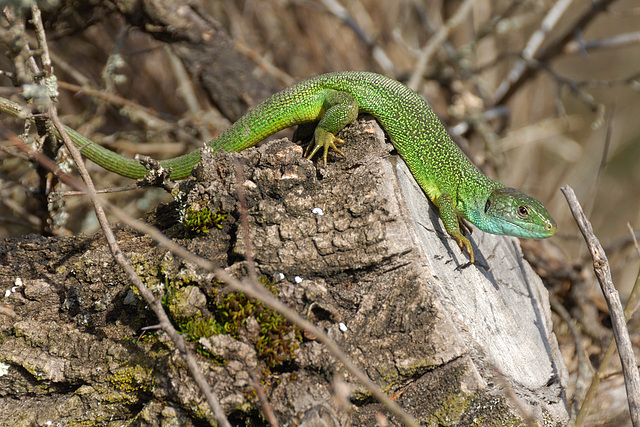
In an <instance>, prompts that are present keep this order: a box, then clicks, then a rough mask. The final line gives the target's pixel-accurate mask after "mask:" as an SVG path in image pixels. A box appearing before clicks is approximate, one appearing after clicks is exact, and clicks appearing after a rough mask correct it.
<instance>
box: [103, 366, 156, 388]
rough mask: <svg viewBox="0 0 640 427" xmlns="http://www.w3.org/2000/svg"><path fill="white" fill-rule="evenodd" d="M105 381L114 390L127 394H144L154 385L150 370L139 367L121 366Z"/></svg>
mask: <svg viewBox="0 0 640 427" xmlns="http://www.w3.org/2000/svg"><path fill="white" fill-rule="evenodd" d="M107 381H108V382H109V383H110V384H111V385H112V386H113V387H114V388H115V389H116V390H118V391H121V392H124V393H127V394H138V393H146V392H148V391H150V390H151V388H152V387H153V385H154V381H153V372H152V370H151V369H145V368H143V367H142V366H140V365H135V366H122V367H120V368H118V369H116V370H115V371H114V372H113V374H112V375H111V376H109V377H108V378H107Z"/></svg>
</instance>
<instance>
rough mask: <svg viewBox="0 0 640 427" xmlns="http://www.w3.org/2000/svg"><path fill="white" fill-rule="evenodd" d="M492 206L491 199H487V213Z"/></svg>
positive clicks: (485, 210)
mask: <svg viewBox="0 0 640 427" xmlns="http://www.w3.org/2000/svg"><path fill="white" fill-rule="evenodd" d="M490 207H491V200H489V199H487V203H485V205H484V213H487V211H488V210H489V208H490Z"/></svg>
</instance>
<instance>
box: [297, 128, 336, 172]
mask: <svg viewBox="0 0 640 427" xmlns="http://www.w3.org/2000/svg"><path fill="white" fill-rule="evenodd" d="M313 139H314V141H315V143H314V144H313V149H311V144H310V145H309V147H307V152H305V157H306V158H307V159H309V160H311V159H312V158H313V156H315V154H316V153H317V152H318V150H319V149H320V148H324V152H323V154H322V160H323V161H324V165H325V166H327V154H328V153H329V148H331V149H332V150H333V151H335V152H336V153H338V154H340V155H341V156H342V157H345V155H344V153H343V152H342V151H341V150H339V149H338V147H336V143H338V144H344V141H343V140H342V139H340V138H338V137H337V136H335V135H334V134H332V133H331V132H328V131H326V130H324V129H321V128H316V133H315V135H314V138H313ZM310 149H311V152H310V153H309V150H310Z"/></svg>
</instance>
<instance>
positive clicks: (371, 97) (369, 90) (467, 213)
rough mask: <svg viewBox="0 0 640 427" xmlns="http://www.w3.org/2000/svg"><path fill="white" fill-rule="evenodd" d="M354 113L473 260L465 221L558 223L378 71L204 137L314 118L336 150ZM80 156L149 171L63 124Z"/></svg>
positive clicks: (324, 141) (318, 141) (541, 228)
mask: <svg viewBox="0 0 640 427" xmlns="http://www.w3.org/2000/svg"><path fill="white" fill-rule="evenodd" d="M12 104H13V103H11V102H10V101H7V100H3V101H0V110H2V111H5V112H8V113H11V114H14V115H17V111H19V110H20V107H19V106H16V104H13V105H12ZM359 113H369V114H371V115H372V116H374V117H375V118H376V119H377V120H378V121H379V122H380V124H381V125H382V127H383V128H384V130H385V131H386V132H387V135H388V136H389V138H390V140H391V142H392V143H393V145H394V147H395V148H396V150H397V151H398V153H399V154H400V156H402V158H403V159H404V161H405V162H406V163H407V165H408V167H409V170H410V171H411V173H412V174H413V176H414V177H415V179H416V181H417V182H418V184H419V185H420V187H421V188H422V189H423V190H424V192H425V193H426V194H427V196H428V197H429V199H431V201H432V202H433V203H434V204H435V205H436V206H438V208H439V210H440V217H441V218H442V221H443V223H444V226H445V229H446V230H447V232H448V233H449V234H450V235H451V236H452V237H453V238H454V239H455V240H456V242H457V243H458V245H459V246H460V248H461V249H462V250H463V251H466V252H467V253H468V254H469V256H470V258H471V262H474V254H473V249H472V247H471V243H470V241H469V239H467V238H466V237H465V236H464V235H463V233H462V232H461V230H460V229H461V227H462V230H466V229H467V228H468V227H467V226H465V224H464V220H467V221H469V222H471V223H473V224H474V225H475V226H476V227H478V228H479V229H481V230H483V231H485V232H488V233H493V234H505V235H510V236H515V237H523V238H531V239H543V238H546V237H550V236H552V235H553V234H554V233H555V231H556V224H555V222H554V221H553V219H552V218H551V216H550V215H549V213H548V212H547V210H546V209H545V207H544V206H543V205H542V203H540V202H539V201H538V200H536V199H534V198H532V197H529V196H527V195H526V194H524V193H522V192H520V191H518V190H516V189H513V188H509V187H505V186H504V185H502V184H500V183H499V182H497V181H494V180H492V179H490V178H488V177H487V176H485V175H484V174H483V173H482V172H480V170H478V168H476V167H475V166H474V165H473V164H472V163H471V162H470V161H469V160H468V159H467V157H466V156H465V155H464V154H463V153H462V151H460V149H459V148H458V147H457V146H456V145H455V144H454V143H453V141H452V140H451V137H450V136H449V134H448V133H447V131H446V130H445V128H444V126H443V125H442V123H441V122H440V120H439V119H438V118H437V117H436V115H435V113H434V112H433V110H432V109H431V108H430V107H429V105H428V104H427V102H426V101H425V100H424V99H422V98H421V97H420V96H419V95H417V94H416V93H415V92H413V91H412V90H411V89H409V88H408V87H407V86H405V85H403V84H402V83H400V82H397V81H395V80H393V79H390V78H387V77H384V76H381V75H379V74H374V73H369V72H361V71H345V72H336V73H330V74H323V75H320V76H317V77H314V78H311V79H309V80H305V81H303V82H300V83H298V84H296V85H294V86H291V87H289V88H287V89H284V90H283V91H281V92H278V93H276V94H274V95H273V96H271V97H270V98H268V99H267V100H265V101H264V102H262V103H261V104H259V105H257V106H256V107H254V108H253V109H251V110H250V111H249V112H247V113H246V114H245V115H244V116H243V117H241V118H240V119H239V120H238V121H237V122H235V123H234V124H232V125H231V126H230V127H229V128H228V129H227V130H226V131H225V132H224V133H223V134H221V135H220V136H218V137H217V138H215V139H213V140H211V141H209V142H208V144H207V145H209V146H210V147H211V148H213V150H214V151H218V150H225V151H242V150H244V149H246V148H248V147H252V146H254V145H255V144H257V143H258V142H260V141H262V140H263V139H265V138H266V137H268V136H269V135H271V134H273V133H275V132H278V131H280V130H282V129H285V128H287V127H290V126H295V125H300V124H305V123H310V122H318V125H317V127H316V130H315V133H314V141H315V145H314V147H313V149H312V150H311V153H310V154H309V155H308V157H309V158H311V157H313V156H314V155H315V153H316V152H317V151H318V150H319V149H323V150H324V151H323V158H324V162H325V164H326V161H327V151H328V149H329V148H332V149H334V150H336V151H338V152H340V151H339V150H338V149H337V148H336V146H335V143H336V142H343V141H341V140H340V139H338V138H337V137H336V136H335V135H336V134H337V133H338V132H339V131H340V130H342V128H344V126H346V125H347V124H349V123H351V122H352V121H354V120H355V119H356V118H357V117H358V114H359ZM66 130H67V132H68V133H69V135H70V137H71V139H72V141H73V142H74V143H75V144H76V145H77V146H78V148H79V149H80V150H81V152H82V154H83V155H84V156H85V157H87V158H89V159H91V160H92V161H94V162H95V163H97V164H98V165H100V166H102V167H103V168H105V169H107V170H109V171H112V172H115V173H117V174H120V175H122V176H126V177H129V178H134V179H140V178H142V177H143V176H144V175H145V174H146V173H147V170H146V169H145V168H144V167H143V166H142V165H141V164H140V163H139V162H137V161H135V160H133V159H129V158H126V157H124V156H121V155H119V154H116V153H114V152H112V151H110V150H107V149H105V148H103V147H101V146H100V145H97V144H95V143H93V142H92V141H90V140H88V139H87V138H85V137H83V136H82V135H80V134H78V133H77V132H75V131H73V130H72V129H70V128H66ZM199 161H200V150H197V151H193V152H191V153H189V154H185V155H183V156H180V157H176V158H173V159H168V160H162V161H160V164H161V165H162V166H163V167H165V168H171V169H172V173H171V178H172V179H183V178H186V177H187V176H188V175H189V174H190V173H191V170H192V169H193V168H194V167H195V165H196V164H197V163H198V162H199Z"/></svg>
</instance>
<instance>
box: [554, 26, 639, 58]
mask: <svg viewBox="0 0 640 427" xmlns="http://www.w3.org/2000/svg"><path fill="white" fill-rule="evenodd" d="M638 43H640V31H638V32H634V33H624V34H616V35H615V36H612V37H606V38H603V39H596V40H589V41H585V42H581V41H580V40H574V41H572V42H569V43H567V45H566V46H565V47H564V49H562V53H564V54H566V55H572V54H576V53H585V52H588V51H590V50H598V49H605V48H610V47H625V46H630V45H634V44H638Z"/></svg>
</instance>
